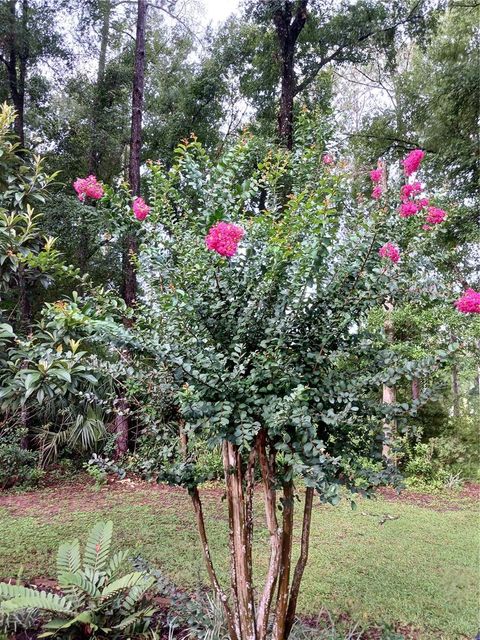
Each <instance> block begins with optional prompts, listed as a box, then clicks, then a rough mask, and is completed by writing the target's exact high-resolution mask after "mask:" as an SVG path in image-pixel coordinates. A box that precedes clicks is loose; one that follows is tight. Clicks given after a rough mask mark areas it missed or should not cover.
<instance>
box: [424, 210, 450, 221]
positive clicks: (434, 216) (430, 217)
mask: <svg viewBox="0 0 480 640" xmlns="http://www.w3.org/2000/svg"><path fill="white" fill-rule="evenodd" d="M446 217H447V213H446V211H444V210H443V209H439V208H438V207H429V208H428V214H427V217H426V220H425V221H426V222H427V224H440V223H441V222H443V221H444V220H445V218H446Z"/></svg>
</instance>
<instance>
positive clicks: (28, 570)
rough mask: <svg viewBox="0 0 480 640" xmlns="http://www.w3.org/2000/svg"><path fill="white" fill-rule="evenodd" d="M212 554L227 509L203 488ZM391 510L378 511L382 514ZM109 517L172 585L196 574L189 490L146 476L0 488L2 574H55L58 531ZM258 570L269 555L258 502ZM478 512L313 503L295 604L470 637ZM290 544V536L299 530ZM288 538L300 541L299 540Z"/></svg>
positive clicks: (441, 506) (199, 575) (429, 633)
mask: <svg viewBox="0 0 480 640" xmlns="http://www.w3.org/2000/svg"><path fill="white" fill-rule="evenodd" d="M205 511H206V514H207V516H208V530H209V534H210V541H211V547H212V553H213V555H214V558H215V560H216V562H217V564H218V566H219V574H220V575H221V577H222V579H224V580H225V579H226V577H227V575H226V572H227V543H226V513H225V505H224V504H223V502H222V500H221V495H220V494H219V493H217V492H214V491H209V492H207V495H206V497H205ZM385 515H388V516H392V517H393V518H395V519H387V520H386V521H385V522H384V524H381V522H382V521H383V520H384V519H385V518H384V517H383V516H385ZM107 518H108V519H112V520H113V521H114V524H115V530H114V537H115V544H116V546H127V547H129V548H130V549H131V550H132V551H133V552H135V553H137V552H138V553H140V554H142V555H143V556H144V557H146V558H148V559H149V560H151V561H152V562H153V563H155V565H157V566H158V567H159V568H161V569H162V570H163V571H164V572H165V573H166V574H168V575H169V576H170V577H171V578H172V579H173V580H174V581H175V582H176V583H177V584H178V585H180V586H184V587H195V586H197V585H198V583H199V581H206V577H205V573H204V570H203V564H202V558H201V554H200V551H199V545H198V541H197V537H196V532H195V528H194V520H193V515H192V511H191V509H190V504H189V500H188V497H187V496H186V495H185V494H184V493H183V492H181V491H177V490H174V491H173V490H170V489H167V488H165V487H161V488H153V487H149V486H147V485H144V484H138V485H136V486H130V485H129V484H123V485H118V484H117V485H116V486H115V487H114V488H104V489H102V490H101V491H95V490H94V489H93V488H91V487H89V486H86V485H82V484H73V485H68V486H65V487H60V488H59V487H56V488H54V489H44V490H41V491H37V492H32V493H29V494H23V495H19V496H6V497H5V496H4V497H0V576H1V577H2V578H7V577H10V576H15V575H16V574H17V572H18V570H19V569H20V567H22V568H23V574H24V576H26V577H28V578H34V577H40V576H41V577H53V576H54V575H55V568H54V567H55V553H56V548H57V545H58V543H59V542H60V541H62V540H66V539H71V538H72V537H77V536H78V537H81V538H84V537H85V533H86V531H87V530H88V528H89V526H90V525H91V524H92V523H93V522H94V521H96V520H98V519H107ZM257 519H258V525H259V527H260V530H259V533H258V535H257V539H256V544H257V547H258V548H257V552H256V569H257V573H258V575H261V574H262V573H263V571H264V570H265V567H266V564H267V561H268V548H267V546H265V545H266V543H267V538H266V535H265V530H264V529H263V526H262V519H261V513H260V512H259V513H258V515H257ZM478 524H479V521H478V513H477V510H476V509H475V507H474V503H472V501H467V502H462V501H460V500H459V501H455V500H452V501H449V502H444V501H439V502H438V503H435V502H434V503H433V504H430V505H429V506H418V505H416V504H410V503H408V502H405V501H387V500H385V499H378V500H376V501H360V503H359V505H358V509H357V510H355V511H352V510H351V509H350V506H349V504H348V503H347V502H345V504H343V505H340V506H338V507H331V506H320V505H319V506H317V507H316V509H315V514H314V519H313V524H312V540H311V552H310V559H309V564H308V568H307V570H306V572H305V579H304V583H303V589H302V593H301V597H300V600H299V613H303V614H318V613H319V611H320V610H321V608H322V606H323V607H326V608H327V609H329V610H330V611H331V612H333V613H334V614H340V613H347V614H349V615H350V616H351V618H352V619H353V620H356V621H359V622H360V623H362V624H369V623H371V624H374V623H376V624H379V623H386V624H398V623H401V624H409V625H412V626H413V627H416V628H418V629H419V631H420V635H419V637H420V638H422V639H425V640H427V639H428V640H430V639H431V640H433V638H435V639H436V640H441V639H444V640H453V639H458V638H470V639H473V638H474V636H475V634H476V633H477V630H478V629H477V626H478V619H477V618H478V585H479V571H478V559H477V558H478V533H479V530H478ZM297 544H298V538H297ZM297 548H298V547H297Z"/></svg>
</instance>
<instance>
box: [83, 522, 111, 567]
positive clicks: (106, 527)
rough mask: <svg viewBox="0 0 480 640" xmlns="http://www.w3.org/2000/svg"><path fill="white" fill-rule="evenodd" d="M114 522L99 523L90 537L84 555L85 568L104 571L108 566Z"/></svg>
mask: <svg viewBox="0 0 480 640" xmlns="http://www.w3.org/2000/svg"><path fill="white" fill-rule="evenodd" d="M112 532H113V522H112V521H111V520H109V521H108V522H97V523H96V524H95V525H94V526H93V528H92V530H91V531H90V533H89V535H88V540H87V544H86V546H85V551H84V554H83V563H84V568H86V567H90V568H91V569H92V570H93V571H103V570H104V569H105V566H106V564H107V560H108V556H109V554H110V545H111V542H112Z"/></svg>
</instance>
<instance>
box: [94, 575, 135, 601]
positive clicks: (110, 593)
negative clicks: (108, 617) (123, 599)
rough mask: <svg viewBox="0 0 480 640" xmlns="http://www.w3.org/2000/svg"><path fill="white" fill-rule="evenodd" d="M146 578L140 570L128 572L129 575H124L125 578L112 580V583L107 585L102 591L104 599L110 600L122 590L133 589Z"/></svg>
mask: <svg viewBox="0 0 480 640" xmlns="http://www.w3.org/2000/svg"><path fill="white" fill-rule="evenodd" d="M144 578H145V574H144V573H140V572H139V571H133V572H132V573H127V575H125V576H123V578H118V580H114V581H113V582H110V584H107V586H106V587H105V588H104V589H103V591H102V600H109V599H111V598H112V597H114V596H116V595H118V594H119V593H121V592H122V591H127V590H128V589H131V588H132V587H134V586H135V585H136V584H138V583H139V582H140V581H141V580H143V579H144Z"/></svg>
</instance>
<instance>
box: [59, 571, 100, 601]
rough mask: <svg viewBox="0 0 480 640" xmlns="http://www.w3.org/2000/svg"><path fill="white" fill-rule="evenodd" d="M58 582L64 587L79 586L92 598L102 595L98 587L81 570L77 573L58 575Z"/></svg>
mask: <svg viewBox="0 0 480 640" xmlns="http://www.w3.org/2000/svg"><path fill="white" fill-rule="evenodd" d="M58 584H59V586H60V587H62V589H63V588H68V587H77V588H79V589H81V591H83V593H86V594H87V595H89V596H90V597H92V598H98V597H99V596H100V591H99V590H98V589H97V587H96V586H95V585H94V584H93V582H92V581H91V580H89V579H88V578H87V576H86V575H85V574H84V573H82V572H81V571H77V573H61V574H60V575H59V576H58Z"/></svg>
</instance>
